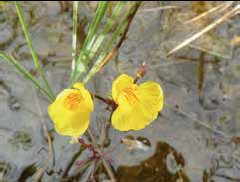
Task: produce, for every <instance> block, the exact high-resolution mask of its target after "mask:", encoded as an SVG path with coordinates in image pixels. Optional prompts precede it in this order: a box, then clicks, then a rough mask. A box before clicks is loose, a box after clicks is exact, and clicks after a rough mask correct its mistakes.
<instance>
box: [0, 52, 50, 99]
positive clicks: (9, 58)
mask: <svg viewBox="0 0 240 182" xmlns="http://www.w3.org/2000/svg"><path fill="white" fill-rule="evenodd" d="M0 57H1V58H3V59H4V60H5V61H6V62H8V63H9V64H10V65H12V66H13V67H14V68H15V70H16V71H17V72H18V73H20V74H21V75H22V76H23V77H24V78H25V79H27V80H29V81H31V83H32V84H33V85H34V86H35V87H36V88H37V89H39V90H40V91H41V92H42V93H43V94H44V95H45V96H47V98H48V99H49V101H51V102H52V101H53V100H54V97H52V95H51V94H50V93H49V92H48V91H47V90H45V88H43V87H42V86H41V84H40V83H39V81H38V80H37V79H36V78H35V77H33V76H32V75H31V74H30V73H29V72H28V71H27V70H26V69H25V68H24V67H23V66H22V65H20V64H19V62H18V61H17V60H15V58H14V57H12V56H9V55H7V54H6V53H4V52H2V51H0Z"/></svg>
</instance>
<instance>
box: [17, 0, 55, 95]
mask: <svg viewBox="0 0 240 182" xmlns="http://www.w3.org/2000/svg"><path fill="white" fill-rule="evenodd" d="M15 6H16V10H17V14H18V18H19V20H20V24H21V26H22V29H23V32H24V35H25V38H26V41H27V44H28V46H29V49H30V52H31V54H32V58H33V62H34V64H35V67H36V69H37V70H38V71H39V73H40V75H41V77H42V79H43V81H44V84H45V86H46V89H47V90H48V91H49V93H50V94H51V97H55V96H54V93H53V91H52V89H51V87H50V86H49V83H48V81H47V79H46V76H45V72H44V70H43V67H42V65H41V64H40V62H39V60H38V57H37V54H36V52H35V50H34V48H33V45H32V41H31V37H30V34H29V31H28V27H27V25H26V22H25V19H24V16H23V12H22V8H21V6H20V4H19V2H17V1H16V2H15Z"/></svg>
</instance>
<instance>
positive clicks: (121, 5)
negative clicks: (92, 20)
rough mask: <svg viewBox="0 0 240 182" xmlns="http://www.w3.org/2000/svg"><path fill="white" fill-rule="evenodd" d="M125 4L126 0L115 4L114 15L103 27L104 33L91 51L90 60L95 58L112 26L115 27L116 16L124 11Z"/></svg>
mask: <svg viewBox="0 0 240 182" xmlns="http://www.w3.org/2000/svg"><path fill="white" fill-rule="evenodd" d="M125 4H126V2H125V1H121V2H119V3H118V4H117V5H116V6H115V8H114V10H113V14H112V16H111V17H110V18H109V19H108V21H107V23H106V25H105V27H104V28H103V31H102V33H101V34H100V36H98V38H97V40H96V42H95V44H94V45H93V47H92V48H91V52H90V53H89V59H90V60H91V59H92V58H93V56H94V54H95V53H96V52H97V51H98V49H99V47H100V46H101V44H102V42H103V40H104V38H106V36H107V35H108V34H109V32H110V30H111V28H112V27H113V25H114V23H115V20H116V18H117V17H118V15H119V14H120V13H121V12H122V9H123V8H124V6H125ZM88 61H89V60H88Z"/></svg>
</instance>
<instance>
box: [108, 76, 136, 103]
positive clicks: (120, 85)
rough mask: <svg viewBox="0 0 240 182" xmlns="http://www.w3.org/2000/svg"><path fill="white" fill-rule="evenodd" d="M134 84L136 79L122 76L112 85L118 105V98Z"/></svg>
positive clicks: (113, 94) (113, 95)
mask: <svg viewBox="0 0 240 182" xmlns="http://www.w3.org/2000/svg"><path fill="white" fill-rule="evenodd" d="M133 82H134V79H133V78H132V77H131V76H128V75H126V74H122V75H120V76H119V77H118V78H117V79H116V80H114V82H113V85H112V97H113V100H114V101H115V102H116V103H118V101H117V100H118V99H117V98H118V96H119V94H120V93H121V91H122V90H124V89H125V88H126V87H129V86H130V85H132V84H133Z"/></svg>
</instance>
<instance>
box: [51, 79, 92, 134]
mask: <svg viewBox="0 0 240 182" xmlns="http://www.w3.org/2000/svg"><path fill="white" fill-rule="evenodd" d="M73 88H74V89H65V90H63V91H62V92H61V93H60V94H59V95H58V96H57V98H56V100H55V101H54V102H53V103H52V104H51V105H50V106H49V107H48V113H49V116H50V117H51V119H52V121H53V123H54V126H55V129H56V131H57V133H59V134H61V135H67V136H80V135H82V134H83V133H84V132H85V131H86V130H87V128H88V126H89V120H90V114H91V112H92V111H93V101H92V98H91V95H90V93H89V92H88V90H86V89H85V88H84V85H83V84H82V83H76V84H74V85H73Z"/></svg>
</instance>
